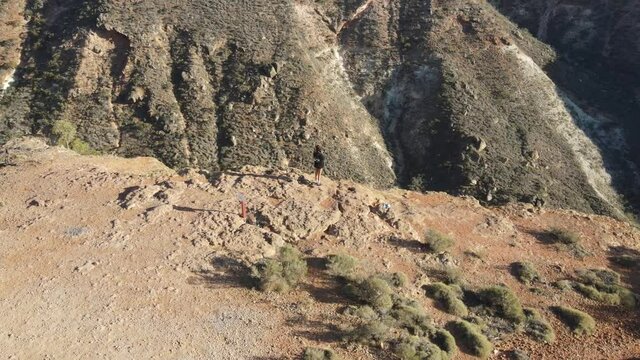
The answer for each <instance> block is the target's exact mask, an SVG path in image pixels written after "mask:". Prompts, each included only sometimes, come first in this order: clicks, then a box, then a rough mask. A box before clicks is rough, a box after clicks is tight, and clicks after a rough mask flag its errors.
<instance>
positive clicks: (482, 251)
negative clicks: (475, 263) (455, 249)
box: [464, 246, 487, 260]
mask: <svg viewBox="0 0 640 360" xmlns="http://www.w3.org/2000/svg"><path fill="white" fill-rule="evenodd" d="M464 254H465V255H467V256H469V257H471V258H474V259H478V260H482V259H484V258H485V257H486V255H487V248H486V247H484V246H474V247H473V248H472V249H468V250H466V251H465V252H464Z"/></svg>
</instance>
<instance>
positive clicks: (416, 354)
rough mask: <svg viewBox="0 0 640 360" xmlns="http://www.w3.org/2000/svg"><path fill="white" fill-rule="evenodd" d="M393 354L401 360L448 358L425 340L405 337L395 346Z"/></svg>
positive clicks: (442, 359)
mask: <svg viewBox="0 0 640 360" xmlns="http://www.w3.org/2000/svg"><path fill="white" fill-rule="evenodd" d="M395 353H396V355H397V356H398V358H400V359H401V360H445V359H448V358H449V356H448V355H447V354H446V353H444V352H443V351H442V350H441V349H440V348H439V347H438V346H437V345H435V344H433V343H432V342H430V341H429V340H427V339H425V338H420V337H417V336H406V337H404V338H403V339H402V340H401V341H400V342H399V343H398V344H397V345H396V349H395Z"/></svg>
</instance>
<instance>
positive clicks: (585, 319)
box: [551, 306, 596, 335]
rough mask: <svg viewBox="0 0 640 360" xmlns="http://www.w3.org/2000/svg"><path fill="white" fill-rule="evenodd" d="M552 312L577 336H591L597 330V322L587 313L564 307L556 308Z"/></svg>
mask: <svg viewBox="0 0 640 360" xmlns="http://www.w3.org/2000/svg"><path fill="white" fill-rule="evenodd" d="M551 310H552V311H553V312H554V313H555V314H556V315H557V316H558V318H560V320H562V321H563V322H564V323H565V324H566V325H567V326H568V327H569V328H570V329H571V331H573V333H574V334H576V335H591V334H593V332H594V331H595V329H596V322H595V320H593V318H592V317H591V315H589V314H587V313H585V312H582V311H580V310H576V309H573V308H570V307H564V306H554V307H552V308H551Z"/></svg>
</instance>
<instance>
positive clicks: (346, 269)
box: [327, 254, 358, 278]
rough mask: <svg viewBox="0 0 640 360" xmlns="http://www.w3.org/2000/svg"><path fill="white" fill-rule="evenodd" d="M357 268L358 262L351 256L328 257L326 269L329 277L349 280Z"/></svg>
mask: <svg viewBox="0 0 640 360" xmlns="http://www.w3.org/2000/svg"><path fill="white" fill-rule="evenodd" d="M357 266H358V260H357V259H356V258H354V257H352V256H349V255H346V254H337V255H329V256H328V263H327V269H328V270H329V273H330V274H331V275H334V276H338V277H342V278H349V277H351V276H352V275H353V272H354V271H355V269H356V267H357Z"/></svg>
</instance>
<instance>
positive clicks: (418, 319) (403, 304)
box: [389, 298, 431, 336]
mask: <svg viewBox="0 0 640 360" xmlns="http://www.w3.org/2000/svg"><path fill="white" fill-rule="evenodd" d="M389 316H391V317H392V318H393V319H394V320H395V322H396V326H397V327H399V328H403V329H406V330H408V331H409V332H410V333H411V334H413V335H419V336H424V335H426V334H427V333H428V332H429V331H430V330H431V319H430V318H429V317H428V316H427V313H426V312H425V311H424V309H423V308H422V306H420V304H418V303H417V302H416V301H413V300H409V299H406V298H397V299H396V301H395V303H394V305H393V308H392V309H391V311H389Z"/></svg>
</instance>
